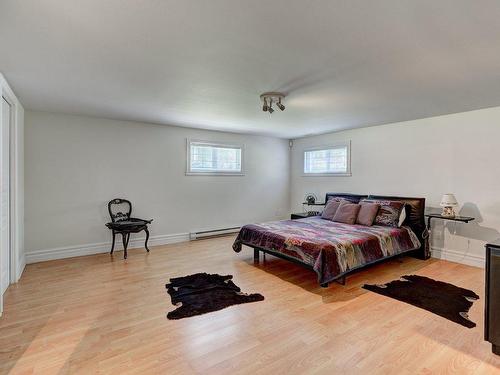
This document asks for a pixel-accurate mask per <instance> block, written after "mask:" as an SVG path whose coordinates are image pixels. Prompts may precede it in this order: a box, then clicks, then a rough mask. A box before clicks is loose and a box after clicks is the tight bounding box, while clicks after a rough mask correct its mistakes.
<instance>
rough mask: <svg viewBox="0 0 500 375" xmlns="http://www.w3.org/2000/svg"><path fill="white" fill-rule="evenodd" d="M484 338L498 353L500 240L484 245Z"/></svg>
mask: <svg viewBox="0 0 500 375" xmlns="http://www.w3.org/2000/svg"><path fill="white" fill-rule="evenodd" d="M485 275H486V280H485V288H486V290H485V299H486V301H485V308H484V310H485V311H484V313H485V319H484V339H485V340H486V341H489V342H491V345H492V351H493V353H495V354H498V355H500V240H499V241H497V242H493V243H489V244H487V245H486V270H485Z"/></svg>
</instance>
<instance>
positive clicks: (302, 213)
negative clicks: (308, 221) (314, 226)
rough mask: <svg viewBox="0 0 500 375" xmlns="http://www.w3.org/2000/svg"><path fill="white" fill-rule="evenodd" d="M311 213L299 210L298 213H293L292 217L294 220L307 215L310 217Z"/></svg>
mask: <svg viewBox="0 0 500 375" xmlns="http://www.w3.org/2000/svg"><path fill="white" fill-rule="evenodd" d="M310 216H311V215H308V214H307V212H298V213H296V214H292V215H291V217H290V219H292V220H297V219H305V218H306V217H310Z"/></svg>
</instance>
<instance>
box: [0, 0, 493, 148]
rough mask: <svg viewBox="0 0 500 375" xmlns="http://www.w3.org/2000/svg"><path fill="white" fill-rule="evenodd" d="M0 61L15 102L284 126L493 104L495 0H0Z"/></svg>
mask: <svg viewBox="0 0 500 375" xmlns="http://www.w3.org/2000/svg"><path fill="white" fill-rule="evenodd" d="M0 71H1V72H3V73H4V75H5V77H6V78H7V80H8V81H9V82H10V84H11V86H12V87H13V89H14V91H15V92H16V93H17V94H18V96H19V98H20V100H21V102H22V103H23V104H24V105H25V107H26V108H28V109H36V110H46V111H55V112H65V113H76V114H86V115H92V116H100V117H107V118H117V119H126V120H138V121H146V122H153V123H159V124H171V125H180V126H189V127H198V128H207V129H219V130H228V131H236V132H248V133H257V134H269V135H275V136H279V137H284V138H294V137H299V136H304V135H308V134H315V133H324V132H328V131H335V130H340V129H347V128H354V127H362V126H369V125H377V124H383V123H389V122H396V121H402V120H409V119H416V118H422V117H429V116H433V115H438V114H446V113H454V112H461V111H466V110H471V109H477V108H484V107H491V106H497V105H500V1H495V0H491V1H488V0H476V1H470V0H413V1H410V0H380V1H367V0H344V1H333V0H323V1H321V0H314V1H308V0H274V1H273V0H267V1H261V0H253V1H250V0H210V1H208V0H177V1H169V0H141V1H139V0H135V1H132V0H129V1H123V0H106V1H102V0H85V1H68V0H22V1H20V0H1V2H0ZM264 91H283V92H285V93H287V95H288V96H287V98H286V100H285V105H286V106H287V109H286V111H285V112H283V113H282V112H280V111H278V110H277V111H276V112H275V113H274V114H273V115H272V116H270V115H269V114H268V113H264V112H262V110H261V104H260V101H259V95H260V94H261V93H262V92H264ZM473 125H474V124H471V126H473Z"/></svg>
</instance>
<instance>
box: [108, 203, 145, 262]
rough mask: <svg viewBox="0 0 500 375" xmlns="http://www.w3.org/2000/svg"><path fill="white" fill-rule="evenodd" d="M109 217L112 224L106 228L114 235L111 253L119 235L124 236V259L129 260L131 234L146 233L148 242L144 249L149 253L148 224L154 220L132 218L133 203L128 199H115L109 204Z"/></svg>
mask: <svg viewBox="0 0 500 375" xmlns="http://www.w3.org/2000/svg"><path fill="white" fill-rule="evenodd" d="M108 211H109V216H111V222H109V223H107V224H106V226H107V227H108V228H109V229H111V231H112V233H113V244H112V245H111V252H110V254H113V250H114V249H115V237H116V235H117V234H121V235H122V241H123V257H124V259H127V246H128V241H129V239H130V233H138V232H142V231H145V232H146V242H145V244H144V247H145V248H146V250H147V251H148V252H149V248H148V239H149V230H148V224H150V223H151V222H152V221H153V220H144V219H138V218H134V217H130V215H131V214H132V203H130V201H128V200H126V199H121V198H115V199H113V200H111V201H109V203H108Z"/></svg>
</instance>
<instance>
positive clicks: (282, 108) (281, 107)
mask: <svg viewBox="0 0 500 375" xmlns="http://www.w3.org/2000/svg"><path fill="white" fill-rule="evenodd" d="M276 105H277V106H278V108H279V109H281V110H282V111H284V110H285V106H284V105H283V104H281V98H279V99H278V103H276Z"/></svg>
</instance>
